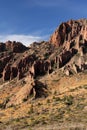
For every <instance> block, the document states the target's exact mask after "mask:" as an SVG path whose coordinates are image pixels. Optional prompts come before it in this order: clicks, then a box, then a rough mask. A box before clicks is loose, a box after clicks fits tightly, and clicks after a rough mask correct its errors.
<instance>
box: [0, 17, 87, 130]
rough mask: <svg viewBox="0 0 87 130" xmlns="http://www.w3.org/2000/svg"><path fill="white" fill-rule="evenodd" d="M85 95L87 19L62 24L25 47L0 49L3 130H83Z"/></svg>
mask: <svg viewBox="0 0 87 130" xmlns="http://www.w3.org/2000/svg"><path fill="white" fill-rule="evenodd" d="M86 89H87V19H80V20H69V21H67V22H63V23H61V24H60V25H59V27H58V28H57V29H56V30H55V32H54V33H53V34H52V35H51V37H50V38H49V41H42V42H39V43H37V42H34V43H32V44H31V45H30V46H29V47H25V46H24V45H23V44H22V43H20V42H16V41H13V42H12V41H7V42H6V43H2V42H1V43H0V117H1V119H0V129H1V130H3V129H17V130H20V129H23V128H25V130H27V129H37V128H38V130H42V129H49V130H50V129H51V127H53V130H56V129H57V130H59V129H64V130H65V128H66V129H73V130H74V129H80V128H82V129H85V128H86V126H87V118H86V114H87V99H86V98H87V96H86V95H87V91H86ZM79 113H80V114H79ZM52 124H53V126H52ZM68 124H70V125H68ZM47 126H48V128H47Z"/></svg>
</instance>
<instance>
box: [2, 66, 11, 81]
mask: <svg viewBox="0 0 87 130" xmlns="http://www.w3.org/2000/svg"><path fill="white" fill-rule="evenodd" d="M10 75H11V67H10V64H7V65H6V66H5V69H4V71H3V81H6V80H10Z"/></svg>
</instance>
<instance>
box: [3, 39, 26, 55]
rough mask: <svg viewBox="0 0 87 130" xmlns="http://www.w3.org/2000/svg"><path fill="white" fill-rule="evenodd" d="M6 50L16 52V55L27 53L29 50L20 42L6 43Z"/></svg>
mask: <svg viewBox="0 0 87 130" xmlns="http://www.w3.org/2000/svg"><path fill="white" fill-rule="evenodd" d="M5 49H6V50H10V51H12V52H15V53H22V52H24V51H26V50H27V49H28V48H27V47H25V46H24V45H23V44H22V43H20V42H16V41H13V42H11V41H7V42H6V43H5Z"/></svg>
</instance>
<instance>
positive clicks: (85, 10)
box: [0, 0, 87, 46]
mask: <svg viewBox="0 0 87 130" xmlns="http://www.w3.org/2000/svg"><path fill="white" fill-rule="evenodd" d="M86 17H87V0H0V42H5V41H8V40H12V41H14V40H15V41H20V42H22V43H23V44H25V45H26V46H28V45H29V44H30V43H32V42H34V41H42V40H48V39H49V37H50V35H51V34H52V33H53V32H54V31H55V29H56V28H57V27H58V25H59V24H60V23H61V22H65V21H67V20H70V19H80V18H86Z"/></svg>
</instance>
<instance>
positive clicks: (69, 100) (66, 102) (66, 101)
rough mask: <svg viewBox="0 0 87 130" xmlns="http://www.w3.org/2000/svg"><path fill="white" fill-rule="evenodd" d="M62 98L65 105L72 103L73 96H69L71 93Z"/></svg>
mask: <svg viewBox="0 0 87 130" xmlns="http://www.w3.org/2000/svg"><path fill="white" fill-rule="evenodd" d="M63 100H64V103H65V104H66V105H68V106H69V105H72V104H73V96H71V95H69V96H65V97H64V98H63Z"/></svg>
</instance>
